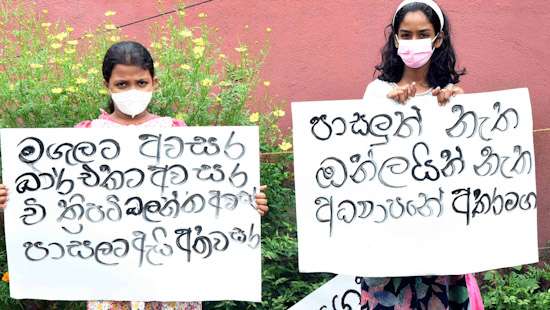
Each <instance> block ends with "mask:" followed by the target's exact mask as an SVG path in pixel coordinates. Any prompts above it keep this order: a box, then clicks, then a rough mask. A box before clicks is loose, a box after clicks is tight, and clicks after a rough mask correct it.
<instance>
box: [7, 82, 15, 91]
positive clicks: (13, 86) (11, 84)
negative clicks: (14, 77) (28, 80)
mask: <svg viewBox="0 0 550 310" xmlns="http://www.w3.org/2000/svg"><path fill="white" fill-rule="evenodd" d="M8 87H9V88H10V90H11V91H13V90H15V84H13V83H10V85H9V86H8Z"/></svg>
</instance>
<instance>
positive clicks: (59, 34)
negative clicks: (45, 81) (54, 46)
mask: <svg viewBox="0 0 550 310" xmlns="http://www.w3.org/2000/svg"><path fill="white" fill-rule="evenodd" d="M67 36H69V34H68V33H66V32H60V33H58V34H57V35H55V38H56V39H57V40H59V41H63V39H65V38H66V37H67Z"/></svg>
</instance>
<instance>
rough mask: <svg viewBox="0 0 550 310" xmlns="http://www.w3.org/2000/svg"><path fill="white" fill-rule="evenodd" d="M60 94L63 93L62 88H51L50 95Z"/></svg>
mask: <svg viewBox="0 0 550 310" xmlns="http://www.w3.org/2000/svg"><path fill="white" fill-rule="evenodd" d="M62 92H63V88H61V87H56V88H52V93H54V94H61V93H62Z"/></svg>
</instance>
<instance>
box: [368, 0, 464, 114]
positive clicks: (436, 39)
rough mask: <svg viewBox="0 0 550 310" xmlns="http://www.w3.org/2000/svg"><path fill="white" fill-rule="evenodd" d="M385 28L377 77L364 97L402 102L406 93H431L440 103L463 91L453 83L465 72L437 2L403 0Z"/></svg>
mask: <svg viewBox="0 0 550 310" xmlns="http://www.w3.org/2000/svg"><path fill="white" fill-rule="evenodd" d="M388 29H389V31H388V36H387V37H388V41H387V43H386V45H385V46H384V48H383V50H382V62H381V63H380V64H379V65H377V66H376V71H377V72H378V73H379V74H378V78H377V79H376V80H374V81H373V82H371V83H370V84H369V86H368V87H367V90H366V92H365V97H369V96H387V97H389V98H391V99H394V100H395V101H397V102H399V103H402V104H403V103H405V102H406V101H407V100H408V99H409V98H410V97H414V96H419V95H433V96H437V99H438V102H439V104H441V105H443V104H446V103H447V102H448V101H449V99H450V98H451V97H452V96H454V95H456V94H461V93H464V91H463V90H462V88H460V87H458V86H457V85H456V84H458V83H459V81H460V77H461V76H462V75H464V74H465V73H466V72H465V70H463V69H462V70H461V69H458V68H457V67H456V56H455V51H454V48H453V45H452V43H451V33H450V31H449V29H450V27H449V21H448V19H447V18H446V16H445V14H443V11H442V10H441V8H440V7H439V5H437V3H435V2H434V1H432V0H425V1H414V0H406V1H403V2H402V3H401V4H400V5H399V6H398V8H397V10H396V12H395V15H394V17H393V20H392V24H391V25H389V26H388Z"/></svg>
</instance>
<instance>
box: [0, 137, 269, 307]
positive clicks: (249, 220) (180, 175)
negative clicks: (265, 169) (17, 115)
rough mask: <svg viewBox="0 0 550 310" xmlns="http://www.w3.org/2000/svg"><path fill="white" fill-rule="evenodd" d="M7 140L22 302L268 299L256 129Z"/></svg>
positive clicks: (9, 231)
mask: <svg viewBox="0 0 550 310" xmlns="http://www.w3.org/2000/svg"><path fill="white" fill-rule="evenodd" d="M148 135H149V136H148ZM1 139H2V140H1V141H2V164H3V166H2V167H3V175H2V176H3V180H4V183H5V184H6V185H7V186H8V187H9V189H10V201H9V203H8V207H7V209H6V211H5V227H6V244H7V248H8V262H9V270H10V291H11V296H12V297H13V298H35V299H54V300H133V301H204V300H245V301H260V300H261V246H260V216H259V214H258V212H257V210H256V209H255V199H254V195H255V193H257V192H258V190H259V181H260V176H259V169H260V167H259V145H258V143H259V142H258V128H257V127H184V128H169V129H155V128H141V127H132V128H119V129H112V128H109V129H4V130H2V131H1ZM115 144H118V145H119V147H118V152H117V151H116V149H117V148H116V147H115ZM116 153H119V154H118V155H116ZM176 195H177V197H176ZM139 199H141V200H142V204H141V207H140V204H139V202H138V201H139ZM236 281H237V282H236Z"/></svg>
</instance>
